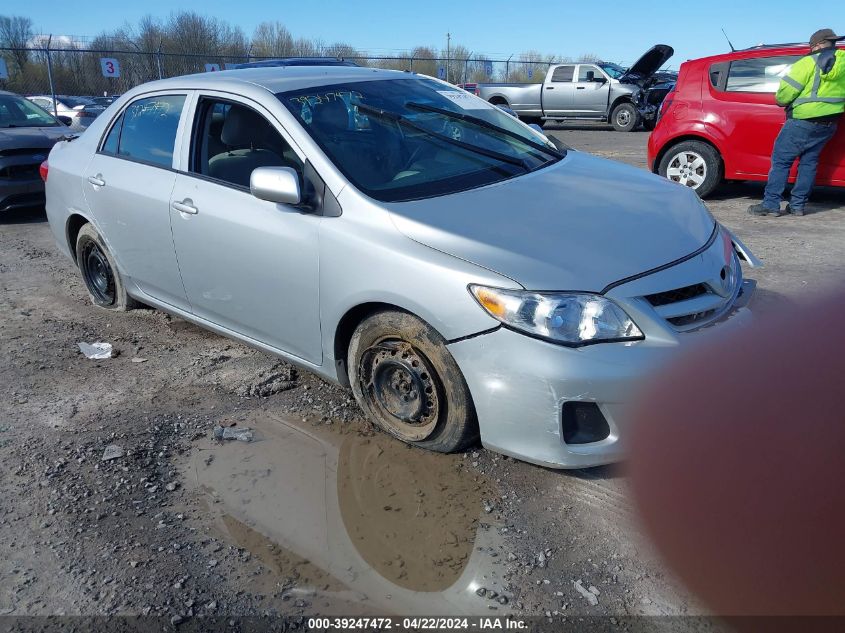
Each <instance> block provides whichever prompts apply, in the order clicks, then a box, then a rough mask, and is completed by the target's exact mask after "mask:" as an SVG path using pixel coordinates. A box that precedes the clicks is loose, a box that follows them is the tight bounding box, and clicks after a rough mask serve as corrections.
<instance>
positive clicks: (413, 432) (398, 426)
mask: <svg viewBox="0 0 845 633" xmlns="http://www.w3.org/2000/svg"><path fill="white" fill-rule="evenodd" d="M359 377H360V385H361V391H362V392H363V393H364V394H366V395H367V396H368V397H369V399H370V402H372V403H374V404H375V406H376V409H377V411H378V414H379V417H381V418H382V420H383V421H384V422H385V424H386V425H387V426H388V427H389V428H390V430H391V431H392V432H393V433H394V434H395V435H396V436H397V437H399V438H400V439H402V440H405V441H407V442H419V441H422V440H425V439H427V438H429V437H430V436H431V435H432V433H434V431H435V429H436V428H437V422H438V420H439V418H440V415H441V409H442V407H441V402H442V401H443V398H442V389H441V386H440V384H439V380H438V377H437V373H436V372H435V371H434V370H433V369H432V367H431V365H430V364H429V361H428V359H427V358H426V357H425V356H424V355H423V354H422V353H421V352H420V351H419V350H417V349H416V348H414V347H413V346H412V345H411V344H410V343H408V342H407V341H403V340H401V339H396V338H386V339H382V340H380V341H378V342H377V343H375V344H374V345H372V346H371V347H369V348H367V349H366V350H365V351H364V353H363V354H362V355H361V364H360V368H359Z"/></svg>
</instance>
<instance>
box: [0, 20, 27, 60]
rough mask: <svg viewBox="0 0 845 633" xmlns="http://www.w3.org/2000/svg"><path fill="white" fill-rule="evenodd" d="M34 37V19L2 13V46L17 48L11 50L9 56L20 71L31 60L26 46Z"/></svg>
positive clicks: (0, 42)
mask: <svg viewBox="0 0 845 633" xmlns="http://www.w3.org/2000/svg"><path fill="white" fill-rule="evenodd" d="M32 37H33V33H32V20H30V19H29V18H24V17H21V16H18V15H13V16H7V15H0V46H3V47H6V48H13V49H15V50H13V51H9V53H10V54H9V57H10V58H11V61H12V62H14V64H15V66H16V67H17V70H18V71H20V72H22V71H23V69H24V66H26V63H27V62H28V61H29V51H28V50H26V48H27V45H28V44H29V42H30V40H32ZM10 70H11V69H10Z"/></svg>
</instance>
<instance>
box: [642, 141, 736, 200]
mask: <svg viewBox="0 0 845 633" xmlns="http://www.w3.org/2000/svg"><path fill="white" fill-rule="evenodd" d="M657 172H658V173H659V174H660V175H661V176H663V177H664V178H668V179H669V180H672V181H674V182H677V183H678V184H680V185H684V186H685V187H689V188H690V189H692V190H694V191H695V192H696V193H697V194H698V195H699V197H701V198H704V197H706V196H708V195H709V194H711V193H712V192H713V190H714V189H715V188H716V187H717V186H718V185H719V183H720V182H721V181H722V159H721V157H720V156H719V152H718V151H716V149H715V148H714V147H713V146H712V145H709V144H707V143H702V142H701V141H682V142H681V143H678V144H677V145H673V146H672V147H670V148H669V149H668V150H666V153H665V154H663V158H661V159H660V164H659V165H658V167H657Z"/></svg>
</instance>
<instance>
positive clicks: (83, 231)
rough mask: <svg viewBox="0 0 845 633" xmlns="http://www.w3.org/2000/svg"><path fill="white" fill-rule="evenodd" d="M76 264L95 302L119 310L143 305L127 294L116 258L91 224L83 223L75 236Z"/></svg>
mask: <svg viewBox="0 0 845 633" xmlns="http://www.w3.org/2000/svg"><path fill="white" fill-rule="evenodd" d="M76 263H77V265H78V266H79V272H81V273H82V280H83V281H84V282H85V286H86V287H87V288H88V294H89V295H91V301H92V302H93V303H94V305H96V306H100V307H101V308H105V309H107V310H114V311H116V312H124V311H126V310H131V309H133V308H136V307H138V306H140V305H141V304H140V303H138V302H137V301H135V299H133V298H132V297H130V296H129V295H128V294H126V286H124V285H123V281H122V280H121V278H120V273H119V272H118V270H117V265H116V264H115V261H114V258H113V257H112V255H111V253H110V252H109V249H108V248H107V247H106V244H105V242H103V238H102V237H100V234H99V233H97V230H96V229H95V228H94V226H93V225H92V224H90V223H88V224H84V225H83V226H82V228H80V229H79V234H78V235H77V237H76Z"/></svg>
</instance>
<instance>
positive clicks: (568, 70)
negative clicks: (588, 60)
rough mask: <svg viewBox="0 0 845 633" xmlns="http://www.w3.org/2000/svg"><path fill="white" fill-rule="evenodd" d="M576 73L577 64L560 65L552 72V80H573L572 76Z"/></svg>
mask: <svg viewBox="0 0 845 633" xmlns="http://www.w3.org/2000/svg"><path fill="white" fill-rule="evenodd" d="M574 74H575V66H558V67H557V68H555V71H554V72H553V73H552V81H555V82H564V81H572V76H573V75H574Z"/></svg>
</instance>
